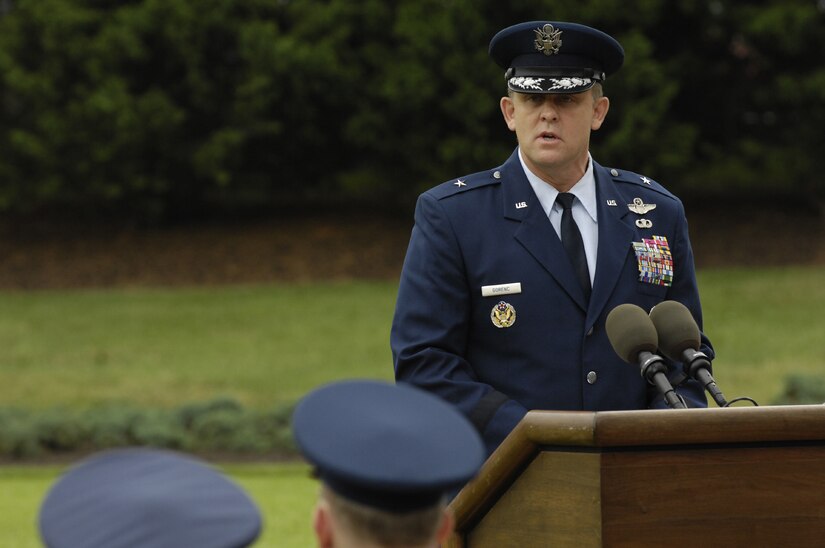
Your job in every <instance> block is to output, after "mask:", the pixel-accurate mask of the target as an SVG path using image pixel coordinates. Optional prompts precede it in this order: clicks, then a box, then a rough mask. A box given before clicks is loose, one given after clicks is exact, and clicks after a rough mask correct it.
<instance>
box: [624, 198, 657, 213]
mask: <svg viewBox="0 0 825 548" xmlns="http://www.w3.org/2000/svg"><path fill="white" fill-rule="evenodd" d="M627 208H628V209H629V210H630V211H632V212H633V213H638V214H639V215H644V214H645V213H647V212H648V211H653V210H654V209H656V204H646V203H645V202H644V200H642V199H641V198H633V203H632V204H627Z"/></svg>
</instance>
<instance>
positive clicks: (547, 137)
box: [539, 131, 558, 141]
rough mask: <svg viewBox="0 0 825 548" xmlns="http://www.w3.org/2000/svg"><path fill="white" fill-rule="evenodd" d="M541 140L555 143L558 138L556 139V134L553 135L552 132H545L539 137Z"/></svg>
mask: <svg viewBox="0 0 825 548" xmlns="http://www.w3.org/2000/svg"><path fill="white" fill-rule="evenodd" d="M539 139H541V140H542V141H555V140H556V139H558V137H556V134H555V133H552V132H550V131H543V132H542V133H541V135H539Z"/></svg>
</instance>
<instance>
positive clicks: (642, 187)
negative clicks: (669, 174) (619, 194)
mask: <svg viewBox="0 0 825 548" xmlns="http://www.w3.org/2000/svg"><path fill="white" fill-rule="evenodd" d="M604 169H605V171H607V173H608V175H609V176H610V177H611V179H612V180H613V182H614V183H616V184H618V185H620V186H622V187H625V188H627V189H628V191H635V192H648V191H649V192H653V193H655V194H660V195H663V196H667V197H668V198H670V199H672V200H676V201H679V198H678V197H677V196H676V195H675V194H673V193H672V192H670V191H669V190H668V189H666V188H665V187H664V186H662V185H661V184H660V183H659V182H657V181H655V180H653V179H651V178H650V177H647V176H645V175H642V174H640V173H635V172H633V171H628V170H625V169H618V168H615V167H608V168H604Z"/></svg>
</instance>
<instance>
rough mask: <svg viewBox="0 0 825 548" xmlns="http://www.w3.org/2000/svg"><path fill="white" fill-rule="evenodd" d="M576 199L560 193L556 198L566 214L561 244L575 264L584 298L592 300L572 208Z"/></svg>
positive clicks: (563, 219) (563, 214) (574, 268)
mask: <svg viewBox="0 0 825 548" xmlns="http://www.w3.org/2000/svg"><path fill="white" fill-rule="evenodd" d="M575 199H576V196H574V195H573V194H570V193H569V192H560V193H559V195H558V196H557V197H556V201H557V202H558V203H559V204H561V207H562V208H564V213H562V214H561V243H562V245H564V250H565V251H567V256H568V257H570V262H571V263H572V264H573V270H574V271H575V273H576V278H577V279H578V280H579V284H580V285H581V286H582V290H583V291H584V298H585V299H586V300H590V271H589V270H588V269H587V256H586V255H585V254H584V242H583V241H582V235H581V232H579V226H578V225H577V224H576V221H575V220H574V219H573V210H572V207H573V200H575Z"/></svg>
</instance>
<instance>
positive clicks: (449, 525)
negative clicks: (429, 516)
mask: <svg viewBox="0 0 825 548" xmlns="http://www.w3.org/2000/svg"><path fill="white" fill-rule="evenodd" d="M453 529H455V517H454V516H453V513H452V512H450V510H449V509H445V510H444V513H443V514H442V516H441V525H439V526H438V531H437V532H436V540H438V544H444V543H445V542H446V541H447V537H449V536H450V535H451V534H452V533H453Z"/></svg>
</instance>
